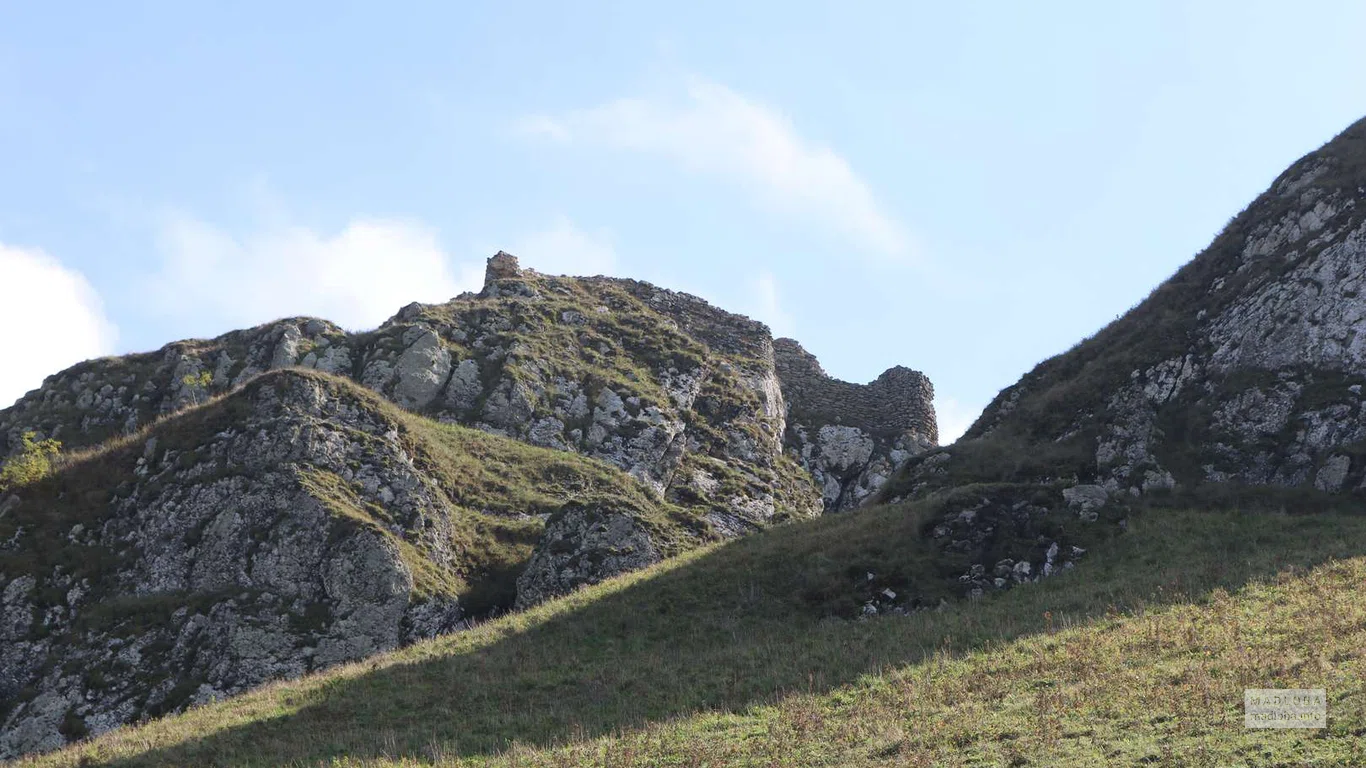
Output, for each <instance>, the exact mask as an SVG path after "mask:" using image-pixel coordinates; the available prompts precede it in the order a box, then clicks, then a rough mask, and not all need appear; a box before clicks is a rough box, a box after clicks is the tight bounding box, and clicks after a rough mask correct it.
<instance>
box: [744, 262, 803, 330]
mask: <svg viewBox="0 0 1366 768" xmlns="http://www.w3.org/2000/svg"><path fill="white" fill-rule="evenodd" d="M749 314H750V315H751V316H753V317H754V319H755V320H760V321H762V322H764V323H766V324H767V325H768V327H769V329H770V330H772V331H773V335H774V336H791V335H792V334H793V332H794V331H795V329H796V321H795V320H794V319H793V317H792V313H790V312H788V311H787V310H786V309H784V308H783V305H782V299H781V297H780V296H779V295H778V280H777V278H775V277H774V276H773V274H772V273H770V272H764V273H761V274H760V275H759V276H758V277H757V278H755V280H754V304H753V306H752V307H751V308H750V309H749Z"/></svg>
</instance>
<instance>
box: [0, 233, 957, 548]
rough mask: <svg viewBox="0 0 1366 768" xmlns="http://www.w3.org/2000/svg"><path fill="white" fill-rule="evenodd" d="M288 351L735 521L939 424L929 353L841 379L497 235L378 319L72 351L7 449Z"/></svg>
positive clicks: (889, 465) (163, 408) (899, 455)
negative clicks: (535, 257) (467, 272)
mask: <svg viewBox="0 0 1366 768" xmlns="http://www.w3.org/2000/svg"><path fill="white" fill-rule="evenodd" d="M282 367H302V368H308V369H315V370H320V371H324V372H328V373H335V374H338V375H342V376H346V377H349V378H351V379H353V380H355V381H357V382H359V383H361V384H362V385H364V386H366V387H368V388H370V389H373V390H375V391H377V392H379V393H381V394H383V395H384V396H386V397H387V398H389V399H390V400H392V401H394V402H395V403H397V404H399V405H401V406H403V407H404V408H408V409H411V410H415V411H418V412H421V413H425V414H427V415H430V416H432V417H433V418H436V419H438V420H442V421H449V422H455V423H461V424H468V425H471V426H476V427H478V428H480V429H484V430H487V431H489V432H492V433H495V434H500V435H506V436H510V437H514V438H517V439H519V440H523V441H526V442H529V443H532V444H534V445H540V446H546V447H550V448H555V449H559V450H568V451H574V452H577V453H581V454H583V455H586V456H590V457H593V458H597V459H602V460H604V461H607V462H608V463H610V464H612V465H614V466H617V467H620V468H621V469H623V470H625V471H626V472H628V473H629V474H631V475H632V476H634V477H636V478H637V479H639V480H640V481H641V482H643V483H645V484H646V485H647V486H649V487H650V488H652V489H653V490H654V491H655V493H656V494H657V495H658V496H659V497H660V498H662V499H667V500H670V501H675V502H678V503H683V504H687V505H690V506H691V505H697V504H700V503H705V504H706V505H708V507H709V512H708V513H707V517H708V519H710V520H711V521H712V523H713V525H714V527H715V529H716V530H717V531H719V532H721V533H722V534H724V535H734V534H738V533H743V532H745V531H749V530H754V529H755V528H757V527H762V526H763V525H766V524H768V523H769V522H771V521H772V520H774V519H782V518H786V517H791V516H806V515H811V514H816V513H819V512H820V511H821V510H822V509H823V508H825V509H844V508H848V507H851V506H855V505H857V504H859V503H861V502H863V501H865V500H867V499H868V498H870V497H871V495H872V494H873V493H874V492H875V491H876V490H877V489H878V487H879V486H880V485H881V484H882V483H883V482H885V479H886V477H888V476H889V475H890V474H891V473H892V472H894V471H895V470H896V468H897V467H899V466H900V464H902V463H903V462H904V461H905V460H906V459H907V458H909V457H910V456H912V455H914V454H915V453H917V452H919V451H921V450H923V449H924V448H925V447H926V446H928V445H932V444H933V443H934V440H935V424H934V413H933V408H932V406H931V404H930V401H931V398H932V388H931V387H930V384H929V382H928V380H926V379H925V377H924V376H923V375H921V374H919V373H916V372H914V371H910V370H908V369H905V368H893V369H891V370H889V371H887V372H886V373H884V374H883V375H882V376H881V377H879V378H878V379H877V380H876V381H874V382H873V383H871V384H868V385H856V384H848V383H846V382H840V381H836V380H833V379H830V378H829V377H827V376H825V374H824V372H823V371H821V370H820V366H819V364H818V363H816V361H815V359H814V358H812V357H811V356H810V355H809V354H807V353H805V352H804V351H802V350H801V348H800V346H798V345H797V344H796V342H793V341H790V340H786V339H780V340H778V341H776V342H775V341H774V340H773V339H772V337H771V335H770V334H769V331H768V328H767V327H766V326H764V325H763V324H762V323H758V322H755V321H753V320H750V319H748V318H746V317H743V316H741V315H736V314H732V313H729V312H725V311H722V310H720V309H717V308H715V307H713V306H711V305H709V304H707V303H706V302H705V301H703V300H701V299H699V298H697V297H695V296H690V295H688V294H684V293H677V292H674V291H669V290H665V289H661V288H657V287H655V286H653V285H650V284H648V283H643V282H639V281H634V280H621V279H614V278H601V277H599V278H556V277H548V276H545V275H540V274H538V273H536V272H534V271H531V270H526V269H522V268H520V267H519V266H518V264H517V260H516V258H515V257H513V256H511V255H508V254H505V253H501V252H500V253H499V254H498V255H496V256H494V257H493V258H492V259H490V260H489V264H488V268H487V270H486V283H485V286H484V288H483V290H482V291H481V292H480V293H479V294H464V295H462V296H459V297H457V298H455V299H453V300H452V301H450V302H448V303H446V304H441V305H422V304H411V305H409V306H407V307H404V308H403V309H402V310H401V311H400V312H399V313H398V314H397V315H396V316H395V317H393V318H391V319H390V320H389V321H387V322H386V323H385V324H384V325H382V326H381V327H380V328H379V329H377V330H375V331H372V332H368V333H361V334H348V333H346V332H344V331H342V330H341V329H339V328H337V327H336V326H334V325H332V324H330V323H327V322H325V321H321V320H316V319H310V318H293V319H288V320H282V321H278V322H276V323H272V324H270V325H266V326H261V327H258V328H253V329H249V330H245V331H237V332H234V333H230V334H227V335H225V336H222V337H219V338H217V339H213V340H210V341H197V340H196V341H184V342H176V343H174V344H170V345H168V346H167V347H165V348H163V349H162V350H160V351H159V352H156V353H148V354H141V355H129V356H125V357H120V358H105V359H102V360H94V361H90V362H87V363H83V364H81V365H78V366H75V367H74V368H71V369H68V370H67V371H63V372H62V373H59V374H57V375H55V376H53V377H50V378H49V379H48V380H47V381H46V382H44V384H43V386H42V387H41V388H40V389H38V390H35V391H33V392H31V393H29V394H28V395H27V396H25V397H24V398H23V399H22V400H20V401H19V402H18V403H17V404H16V405H15V406H14V407H13V408H11V409H8V410H6V411H3V412H0V453H4V452H5V451H6V450H7V449H8V448H9V446H13V445H17V443H18V439H19V436H20V435H22V434H23V433H24V432H26V431H30V430H31V431H35V432H37V433H38V434H39V435H40V436H42V437H55V438H57V439H59V440H61V441H63V443H64V444H65V445H66V446H67V447H68V448H72V447H81V446H87V445H94V444H98V443H99V442H101V441H103V440H106V439H109V438H111V437H117V436H118V435H124V434H129V433H131V432H133V431H135V430H136V429H138V428H139V427H140V426H142V425H144V424H147V423H149V422H150V421H152V420H154V419H156V418H158V417H161V416H164V415H166V414H168V413H173V412H175V411H177V410H179V409H181V408H184V407H187V406H189V405H193V404H195V403H198V402H202V401H204V400H207V399H208V398H210V397H212V396H214V395H217V394H221V393H223V392H226V391H230V390H231V389H233V388H234V387H238V386H241V385H242V384H243V383H244V382H246V381H249V380H250V379H251V378H252V377H254V376H256V375H259V374H260V373H262V372H263V371H267V370H272V369H278V368H282ZM803 470H805V471H803Z"/></svg>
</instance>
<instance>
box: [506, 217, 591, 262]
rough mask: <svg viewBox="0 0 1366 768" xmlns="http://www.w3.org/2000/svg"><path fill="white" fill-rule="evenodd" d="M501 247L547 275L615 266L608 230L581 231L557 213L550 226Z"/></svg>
mask: <svg viewBox="0 0 1366 768" xmlns="http://www.w3.org/2000/svg"><path fill="white" fill-rule="evenodd" d="M503 249H504V250H506V251H508V252H509V253H511V254H513V255H514V256H516V257H517V258H518V259H519V260H520V262H521V264H522V266H524V267H531V268H532V269H534V270H536V271H537V272H542V273H545V274H548V275H607V274H611V273H613V272H615V271H616V267H617V253H616V249H615V248H614V247H613V245H612V235H611V233H610V232H608V231H607V230H599V231H597V232H587V231H584V230H582V229H579V227H578V226H576V225H575V224H574V222H573V221H571V220H570V219H569V217H567V216H556V217H555V218H554V220H553V221H551V223H550V226H548V227H546V228H545V229H543V230H540V231H538V232H532V233H530V234H527V235H524V236H522V237H518V238H515V239H513V241H512V242H511V244H510V247H509V246H504V247H503Z"/></svg>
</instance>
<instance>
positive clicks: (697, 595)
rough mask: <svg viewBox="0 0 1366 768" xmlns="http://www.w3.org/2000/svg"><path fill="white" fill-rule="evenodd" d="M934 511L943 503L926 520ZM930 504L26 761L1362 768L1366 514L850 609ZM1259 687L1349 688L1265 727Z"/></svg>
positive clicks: (1225, 517) (785, 539) (1120, 548)
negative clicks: (837, 598)
mask: <svg viewBox="0 0 1366 768" xmlns="http://www.w3.org/2000/svg"><path fill="white" fill-rule="evenodd" d="M922 512H923V511H922ZM920 516H921V515H920V514H918V513H917V509H916V508H913V507H892V508H879V509H870V510H864V511H861V512H857V513H851V514H848V515H843V516H838V517H833V518H824V519H820V520H816V521H812V522H809V523H800V524H794V525H789V526H783V527H780V528H778V529H774V530H771V531H768V532H765V533H763V534H759V535H757V536H753V537H749V538H746V539H741V540H738V541H735V542H731V543H728V544H726V545H722V546H717V547H713V548H709V549H706V550H703V551H698V552H693V553H691V554H688V555H685V556H683V557H681V558H677V559H675V560H673V561H670V562H667V563H664V564H662V565H660V566H658V567H655V568H653V569H650V570H649V571H646V572H642V573H638V574H632V575H629V576H626V577H623V578H620V579H617V580H614V581H611V582H608V583H606V584H602V585H598V586H596V587H593V588H590V589H587V590H584V591H581V592H578V593H576V594H574V595H571V596H569V597H567V598H564V599H560V600H556V601H553V602H551V603H548V604H546V605H543V606H541V607H539V608H537V609H535V610H533V611H530V612H528V613H525V614H520V615H514V616H509V617H505V618H503V619H500V620H497V621H493V622H489V623H487V624H484V625H482V626H480V627H479V628H477V629H475V630H474V631H471V632H467V633H463V634H459V635H454V636H450V637H446V638H442V639H439V640H437V641H433V642H429V643H424V644H421V645H418V646H415V647H413V648H410V649H407V650H405V651H402V652H398V653H395V654H390V655H387V656H384V657H380V658H377V659H374V660H371V661H368V662H365V663H362V664H357V665H352V666H349V667H345V668H342V669H339V670H334V671H332V672H329V673H326V674H324V675H320V676H314V677H310V678H307V679H304V680H301V681H295V682H290V683H284V684H280V685H276V686H272V687H270V688H268V689H264V690H262V691H258V692H255V693H252V694H249V695H246V696H243V697H240V698H237V699H234V700H231V701H228V702H223V703H220V704H216V705H211V706H208V707H205V708H201V709H198V710H194V711H191V712H189V713H186V714H184V715H180V716H176V717H173V718H169V719H166V720H162V721H157V722H153V723H150V724H148V725H145V726H143V727H140V728H135V729H128V730H126V731H124V732H119V733H114V734H110V735H108V736H106V737H104V738H102V739H99V740H97V741H95V742H93V743H91V744H85V745H78V746H76V747H73V748H70V749H67V750H65V751H63V752H61V753H58V754H56V755H50V756H46V757H41V758H36V759H33V760H31V761H28V762H27V763H23V764H25V765H35V766H38V765H41V766H57V765H118V766H144V765H167V766H169V765H232V766H246V765H281V764H304V765H311V764H317V763H323V764H327V763H329V762H331V763H333V764H344V765H352V764H384V765H389V764H427V763H429V762H438V763H441V764H462V763H466V762H468V763H474V764H484V763H489V764H494V765H519V766H525V765H614V766H630V765H640V766H646V765H732V764H748V765H782V764H800V765H832V766H837V765H838V766H842V765H861V764H867V765H883V764H906V765H1049V766H1057V765H1064V766H1066V765H1077V766H1081V765H1098V764H1111V765H1147V764H1159V765H1160V764H1166V765H1301V764H1316V765H1328V764H1334V765H1337V764H1363V763H1366V746H1363V745H1362V742H1363V740H1362V739H1361V738H1360V737H1361V736H1363V735H1366V693H1363V689H1362V686H1361V683H1360V680H1361V679H1362V675H1363V673H1366V650H1363V649H1366V601H1362V600H1361V599H1360V598H1359V585H1360V584H1361V582H1362V580H1363V578H1366V519H1363V518H1362V517H1360V516H1359V515H1354V514H1348V513H1331V512H1330V513H1322V514H1315V515H1294V516H1292V515H1286V514H1278V513H1271V512H1249V511H1245V512H1231V511H1219V512H1209V511H1203V512H1195V511H1191V510H1164V509H1149V510H1145V511H1142V512H1140V513H1138V514H1136V515H1135V517H1134V518H1133V521H1132V523H1131V526H1130V528H1131V531H1130V533H1129V534H1127V535H1125V536H1122V537H1119V538H1117V539H1114V540H1113V541H1111V542H1110V543H1108V544H1105V545H1103V546H1100V547H1097V548H1096V549H1094V550H1093V551H1092V553H1091V554H1090V555H1089V559H1088V560H1087V561H1085V562H1084V563H1083V565H1082V566H1080V567H1078V568H1076V569H1074V570H1073V571H1071V572H1068V573H1065V574H1063V575H1060V576H1057V577H1054V578H1052V579H1049V580H1046V581H1044V582H1043V583H1040V584H1037V585H1031V586H1027V587H1022V588H1017V589H1015V590H1013V591H1010V592H1007V593H1004V594H1001V595H998V596H993V597H989V598H987V599H985V600H984V601H982V602H981V603H978V604H975V605H958V606H953V607H950V608H948V609H947V610H944V611H942V612H935V611H929V612H922V613H918V614H914V615H911V616H905V617H886V618H880V619H876V620H872V621H862V622H860V621H841V620H832V619H824V620H822V618H821V616H822V614H825V613H827V612H828V607H829V606H828V602H827V600H828V595H827V594H826V593H827V592H828V591H829V590H830V589H831V588H832V585H833V587H837V588H842V589H847V590H849V591H852V590H853V584H855V583H856V581H857V579H858V578H859V577H862V576H863V572H864V571H865V570H873V571H875V572H878V571H879V569H884V570H885V569H890V568H892V567H893V566H894V564H895V563H896V562H904V561H906V560H917V559H919V558H918V555H920V554H921V552H920V551H918V548H919V547H921V546H923V544H921V543H920V541H919V538H918V536H917V529H918V527H919V518H920ZM1244 687H1324V688H1326V689H1328V692H1329V699H1330V704H1329V709H1330V715H1329V723H1330V727H1329V728H1328V729H1327V730H1325V731H1274V732H1273V731H1250V730H1246V729H1244V728H1243V726H1242V721H1241V703H1240V702H1241V700H1242V689H1243V688H1244Z"/></svg>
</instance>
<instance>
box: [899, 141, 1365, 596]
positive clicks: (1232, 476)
mask: <svg viewBox="0 0 1366 768" xmlns="http://www.w3.org/2000/svg"><path fill="white" fill-rule="evenodd" d="M1364 282H1366V120H1364V121H1361V122H1358V123H1357V124H1355V125H1353V126H1352V127H1350V128H1349V129H1348V130H1347V131H1345V132H1344V133H1342V134H1341V135H1339V136H1338V137H1337V138H1335V139H1334V140H1333V141H1331V142H1329V143H1328V144H1327V145H1325V146H1324V147H1323V148H1321V149H1320V150H1318V151H1316V152H1314V153H1312V154H1310V155H1308V156H1306V157H1305V158H1303V159H1301V160H1300V161H1299V162H1297V163H1295V164H1294V165H1293V166H1292V167H1291V168H1290V169H1288V170H1287V171H1286V172H1285V173H1284V174H1282V175H1281V177H1280V178H1278V179H1277V180H1276V181H1275V183H1274V184H1272V186H1271V188H1270V189H1269V190H1268V191H1267V192H1266V193H1264V194H1263V195H1261V196H1260V197H1259V198H1258V199H1257V200H1256V201H1255V202H1253V204H1252V205H1250V206H1249V207H1248V209H1247V210H1245V211H1244V212H1243V213H1241V214H1239V215H1238V216H1237V217H1235V218H1234V219H1233V220H1232V221H1231V222H1230V223H1229V225H1228V227H1227V228H1226V229H1225V230H1224V232H1223V233H1222V234H1220V235H1219V237H1218V238H1216V239H1215V241H1214V242H1213V243H1212V244H1211V245H1210V247H1209V248H1208V249H1207V250H1206V251H1204V252H1203V253H1201V254H1200V255H1199V256H1197V257H1196V258H1195V260H1194V261H1192V262H1191V263H1189V264H1187V265H1186V266H1185V267H1183V268H1182V269H1181V270H1180V271H1179V272H1178V273H1177V274H1176V275H1175V276H1174V277H1172V278H1171V279H1170V280H1168V281H1167V282H1166V283H1164V284H1163V285H1161V286H1159V287H1158V289H1157V290H1155V291H1154V292H1153V294H1152V295H1151V296H1150V297H1149V298H1148V299H1147V300H1146V301H1144V302H1143V303H1141V304H1140V305H1138V306H1137V307H1135V308H1134V309H1133V310H1131V311H1130V312H1129V313H1128V314H1126V315H1125V316H1123V317H1122V318H1120V319H1119V320H1117V321H1115V322H1114V323H1112V324H1111V325H1109V326H1107V327H1106V328H1104V329H1103V330H1101V331H1100V332H1099V333H1097V334H1096V335H1095V336H1093V337H1091V338H1090V339H1087V340H1086V341H1084V342H1082V343H1081V344H1079V345H1077V346H1076V347H1074V348H1073V349H1072V350H1070V351H1069V352H1067V353H1066V354H1063V355H1060V356H1058V357H1056V358H1053V359H1051V360H1048V361H1045V362H1044V363H1042V364H1041V365H1039V366H1038V367H1037V368H1036V369H1035V370H1033V371H1031V372H1030V373H1029V374H1027V375H1026V376H1025V377H1023V378H1022V379H1021V380H1020V381H1019V382H1018V383H1017V384H1015V385H1014V386H1012V387H1010V388H1008V389H1007V390H1005V391H1003V392H1002V393H1001V394H1000V395H999V396H998V397H997V398H996V400H995V401H994V402H993V403H992V404H991V405H990V406H989V407H988V408H987V409H986V411H985V412H984V413H983V415H982V417H981V418H980V419H979V420H978V422H977V423H976V424H974V425H973V427H972V428H971V429H970V430H968V432H967V434H966V435H965V436H964V438H963V439H962V440H960V441H959V442H957V443H955V444H954V445H953V446H949V447H947V448H940V449H936V450H932V451H929V452H927V453H925V454H922V455H920V456H917V457H915V458H913V459H911V460H910V461H908V462H907V465H906V468H905V469H904V470H903V471H902V472H901V473H900V474H899V475H898V476H897V477H896V478H894V479H893V480H892V481H891V482H889V483H888V485H887V488H886V489H885V490H884V493H883V498H884V499H885V500H888V501H899V500H901V499H905V498H911V497H926V496H942V495H944V494H953V493H958V492H959V491H953V490H952V489H955V488H957V489H960V490H961V492H964V493H966V492H967V490H970V489H974V488H985V489H990V488H994V487H997V485H998V484H1001V483H1009V484H1012V485H1010V486H1009V487H1016V488H1035V489H1039V490H1040V493H1041V494H1043V495H1042V496H1041V498H1044V499H1045V501H1043V502H1038V501H1035V502H1031V503H1030V505H1027V506H1025V507H1021V508H1019V509H1016V508H1015V507H1014V505H1013V503H1012V505H1011V506H1010V507H1009V509H1008V510H1007V511H1008V512H1009V515H1010V516H1009V517H1005V516H1002V514H1001V513H1000V507H999V505H997V504H995V502H990V503H988V504H987V505H986V506H984V507H982V508H980V509H970V510H963V511H962V512H946V513H945V515H944V516H942V517H940V518H938V519H936V520H935V521H934V526H933V531H934V532H935V535H936V536H939V535H940V534H941V533H942V534H943V535H944V537H945V539H946V540H949V541H955V542H956V541H969V542H971V541H974V537H973V536H960V535H959V533H963V532H964V530H966V529H964V530H960V529H963V527H964V526H968V528H971V529H980V530H985V529H988V528H989V529H992V530H999V529H1000V527H1001V526H1002V525H1007V526H1014V527H1015V528H1016V530H1017V531H1021V532H1027V533H1032V534H1033V535H1034V536H1035V537H1036V538H1035V550H1036V551H1034V552H1033V554H1032V555H1030V556H1029V560H1028V562H1029V569H1030V573H1036V572H1037V571H1038V569H1039V565H1040V563H1039V558H1038V554H1039V552H1038V551H1037V550H1038V548H1040V547H1044V546H1049V547H1050V548H1051V542H1053V541H1056V542H1057V543H1058V546H1059V550H1058V554H1056V555H1055V556H1054V557H1053V558H1045V559H1044V561H1043V563H1044V564H1045V565H1048V564H1049V563H1053V564H1054V567H1055V568H1056V563H1057V562H1058V560H1057V557H1058V556H1063V557H1065V556H1066V555H1067V553H1068V552H1069V551H1070V550H1068V547H1069V546H1076V545H1075V544H1070V543H1069V542H1068V540H1067V539H1066V535H1072V536H1076V535H1078V534H1080V533H1084V532H1086V531H1088V530H1093V529H1095V528H1096V524H1097V521H1100V522H1101V523H1104V522H1106V521H1107V520H1108V521H1109V522H1111V523H1114V524H1116V525H1115V526H1114V527H1122V526H1119V525H1118V524H1119V523H1122V522H1123V520H1124V508H1125V504H1126V500H1128V499H1132V498H1134V497H1139V496H1144V495H1150V494H1153V493H1155V492H1167V491H1172V490H1177V491H1182V492H1184V491H1187V490H1192V491H1199V490H1201V489H1200V486H1205V485H1209V484H1216V483H1233V484H1237V485H1240V486H1279V487H1287V488H1303V489H1306V492H1326V493H1356V492H1361V491H1363V490H1366V461H1363V458H1362V457H1363V456H1366V401H1363V399H1362V396H1361V395H1362V389H1363V387H1366V296H1363V295H1362V289H1363V283H1364ZM1057 488H1062V491H1061V499H1054V500H1052V501H1047V498H1048V497H1051V496H1052V494H1053V489H1057ZM1031 505H1032V506H1033V507H1038V509H1039V510H1047V511H1048V514H1049V515H1051V517H1048V516H1041V517H1040V518H1039V519H1040V520H1044V519H1051V520H1054V521H1057V522H1056V523H1050V525H1053V526H1054V527H1053V528H1051V529H1046V527H1045V526H1043V525H1041V524H1039V523H1035V522H1030V520H1029V519H1028V518H1029V517H1032V516H1033V513H1032V512H1031V513H1030V515H1029V516H1026V515H1025V514H1024V513H1025V511H1028V510H1029V509H1031ZM969 512H970V513H971V514H968V513H969ZM964 514H967V515H968V518H969V519H967V520H963V519H960V518H959V517H958V516H957V515H964ZM984 514H986V515H987V516H986V517H984ZM984 520H985V521H986V522H985V523H984V522H983V521H984ZM983 525H985V528H983ZM1058 526H1061V527H1058ZM1101 527H1104V526H1101ZM1064 534H1066V535H1064ZM1025 538H1027V537H1025ZM1025 538H1019V540H1018V541H1017V549H1018V545H1019V542H1020V541H1024V540H1025ZM971 546H977V545H976V544H972V545H971ZM995 554H999V553H989V554H985V555H983V556H982V558H981V559H977V560H976V561H975V563H974V565H973V566H972V568H971V569H970V571H969V573H968V574H966V577H967V579H968V581H970V582H971V583H972V584H974V585H976V587H975V588H978V589H987V588H990V587H992V586H997V582H998V581H999V580H1001V579H1004V580H1005V583H1007V584H1008V583H1009V582H1010V580H1011V579H1012V578H1014V570H1013V569H1015V568H1017V567H1019V566H1018V563H1019V560H1020V556H1019V555H1018V554H1010V555H1002V560H1001V562H996V563H993V562H990V558H991V557H992V556H994V555H995ZM1006 559H1013V560H1014V564H1009V565H1010V569H1011V572H1010V573H1003V572H1001V571H1004V570H1005V566H1004V565H1003V563H1005V560H1006Z"/></svg>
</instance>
